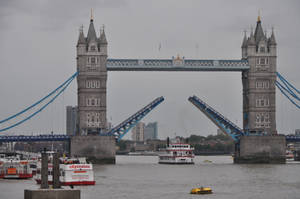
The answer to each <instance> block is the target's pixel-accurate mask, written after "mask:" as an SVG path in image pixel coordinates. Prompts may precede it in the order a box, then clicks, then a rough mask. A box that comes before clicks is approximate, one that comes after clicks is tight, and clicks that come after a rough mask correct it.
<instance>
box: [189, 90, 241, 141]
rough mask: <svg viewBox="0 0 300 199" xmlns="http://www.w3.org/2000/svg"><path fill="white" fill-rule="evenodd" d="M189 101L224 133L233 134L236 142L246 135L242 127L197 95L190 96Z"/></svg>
mask: <svg viewBox="0 0 300 199" xmlns="http://www.w3.org/2000/svg"><path fill="white" fill-rule="evenodd" d="M189 101H190V102H191V103H192V104H194V105H195V106H196V107H197V108H198V109H199V110H200V111H202V112H203V113H204V114H205V115H206V116H207V117H208V118H209V119H210V120H211V121H212V122H213V123H214V124H215V125H217V126H218V127H219V128H220V129H221V130H222V131H223V132H224V133H226V134H227V135H229V136H231V137H232V139H233V140H234V141H235V142H238V141H239V138H240V136H242V135H245V133H244V132H243V130H242V129H241V128H239V127H238V126H237V125H235V124H234V123H233V122H231V121H230V120H229V119H227V118H226V117H224V116H223V115H222V114H221V113H219V112H218V111H216V110H215V109H213V108H212V107H211V106H209V105H208V104H206V103H205V102H204V101H202V100H201V99H199V98H198V97H197V96H195V95H194V96H193V97H189Z"/></svg>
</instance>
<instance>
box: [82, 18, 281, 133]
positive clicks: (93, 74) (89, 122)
mask: <svg viewBox="0 0 300 199" xmlns="http://www.w3.org/2000/svg"><path fill="white" fill-rule="evenodd" d="M261 23H262V22H261V19H260V17H259V18H258V19H257V23H256V29H255V31H254V32H253V31H252V32H251V33H250V35H249V36H247V35H246V33H245V35H244V38H243V42H242V45H241V48H242V58H241V59H240V60H231V59H228V60H196V59H186V58H184V57H180V56H177V57H173V58H172V59H112V58H109V59H108V54H107V47H108V42H107V40H106V35H105V31H104V29H102V31H101V33H100V36H99V37H97V34H96V32H95V28H94V20H93V18H91V20H90V25H89V29H88V33H87V36H85V35H84V32H83V29H81V30H80V32H79V38H78V42H77V72H78V76H77V82H78V112H79V128H78V131H77V134H78V135H82V134H89V133H91V132H99V131H101V132H105V129H106V123H107V120H106V111H107V110H106V108H107V106H106V93H107V88H106V80H107V72H108V71H194V72H196V71H237V72H241V74H242V84H243V129H244V131H247V132H254V133H255V132H262V131H263V132H266V133H267V134H270V135H271V134H277V130H276V117H275V112H276V107H275V105H276V101H275V81H276V71H277V69H276V68H277V66H276V59H277V43H276V40H275V34H274V31H272V33H271V35H270V36H269V37H268V36H267V35H266V34H265V33H264V31H263V28H262V25H261Z"/></svg>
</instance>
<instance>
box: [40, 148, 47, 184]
mask: <svg viewBox="0 0 300 199" xmlns="http://www.w3.org/2000/svg"><path fill="white" fill-rule="evenodd" d="M41 164H42V168H41V189H48V188H49V185H48V154H47V153H46V151H43V152H42V163H41Z"/></svg>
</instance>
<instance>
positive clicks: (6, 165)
mask: <svg viewBox="0 0 300 199" xmlns="http://www.w3.org/2000/svg"><path fill="white" fill-rule="evenodd" d="M0 178H5V179H9V178H11V179H27V178H32V171H31V169H30V166H29V162H28V160H20V159H19V157H17V156H10V157H6V158H1V160H0Z"/></svg>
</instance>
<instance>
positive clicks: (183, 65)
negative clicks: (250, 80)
mask: <svg viewBox="0 0 300 199" xmlns="http://www.w3.org/2000/svg"><path fill="white" fill-rule="evenodd" d="M106 66H107V70H108V71H245V70H249V68H250V67H249V63H248V60H246V59H242V60H196V59H184V58H182V59H180V58H175V59H174V58H173V59H107V64H106Z"/></svg>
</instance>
